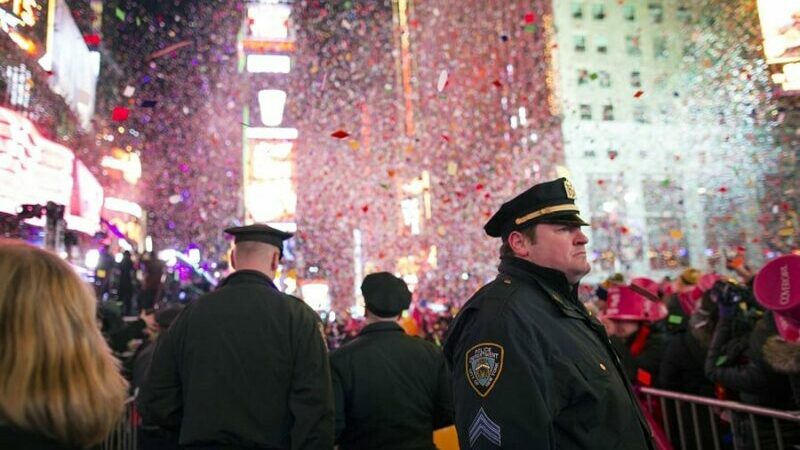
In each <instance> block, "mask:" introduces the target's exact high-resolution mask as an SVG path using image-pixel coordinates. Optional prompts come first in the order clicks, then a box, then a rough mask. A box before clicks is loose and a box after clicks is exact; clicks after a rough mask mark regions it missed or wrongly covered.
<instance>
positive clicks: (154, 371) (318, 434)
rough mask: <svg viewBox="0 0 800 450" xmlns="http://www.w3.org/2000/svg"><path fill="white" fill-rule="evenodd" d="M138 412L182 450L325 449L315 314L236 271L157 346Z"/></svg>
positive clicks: (322, 358) (325, 394)
mask: <svg viewBox="0 0 800 450" xmlns="http://www.w3.org/2000/svg"><path fill="white" fill-rule="evenodd" d="M141 406H142V408H143V409H144V411H145V414H147V415H148V417H150V418H151V419H152V420H153V421H154V422H155V423H157V424H158V425H160V426H162V427H164V428H167V429H169V428H172V429H180V444H181V445H183V446H196V447H203V446H205V447H209V448H222V447H225V448H236V447H260V448H286V449H288V448H292V449H300V448H302V449H330V448H332V447H333V393H332V389H331V379H330V369H329V363H328V354H327V347H326V345H325V341H324V338H323V336H322V324H321V323H320V321H319V317H318V316H317V314H316V313H315V312H314V311H313V310H312V309H311V308H309V307H308V305H306V304H305V303H304V302H303V301H301V300H300V299H297V298H295V297H291V296H289V295H285V294H283V293H281V292H279V291H278V290H277V289H276V288H275V285H274V284H273V283H272V281H271V280H270V279H269V278H268V277H266V276H265V275H263V274H262V273H260V272H256V271H251V270H241V271H237V272H235V273H234V274H232V275H230V276H229V277H228V278H227V279H225V280H224V281H223V282H222V285H221V287H220V288H219V289H217V290H216V291H214V292H211V293H209V294H207V295H205V296H203V297H202V298H200V299H199V300H198V301H196V302H194V303H193V304H191V305H189V306H187V307H186V309H185V310H184V311H183V312H182V313H181V314H180V315H179V316H178V318H177V319H175V321H174V322H173V324H172V326H170V328H169V330H168V331H167V332H166V333H162V334H161V336H159V339H158V343H157V345H156V349H155V353H154V355H153V361H152V364H151V367H150V373H149V374H148V377H147V381H146V382H145V385H144V388H143V389H142V400H141Z"/></svg>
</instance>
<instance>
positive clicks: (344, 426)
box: [331, 322, 453, 450]
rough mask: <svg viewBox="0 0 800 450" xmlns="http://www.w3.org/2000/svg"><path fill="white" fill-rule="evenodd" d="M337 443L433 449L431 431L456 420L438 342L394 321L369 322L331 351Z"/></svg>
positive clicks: (345, 446)
mask: <svg viewBox="0 0 800 450" xmlns="http://www.w3.org/2000/svg"><path fill="white" fill-rule="evenodd" d="M331 373H332V376H333V388H334V394H335V399H336V435H337V442H338V444H339V448H341V449H343V450H349V449H378V448H379V449H400V448H404V449H405V448H414V449H420V450H422V449H431V450H435V449H436V447H435V446H434V445H433V430H435V429H438V428H443V427H446V426H448V425H451V424H452V423H453V401H452V394H451V392H450V381H449V376H448V373H447V366H446V364H445V361H444V356H443V355H442V351H441V350H440V349H439V347H437V346H435V345H434V344H431V343H430V342H426V341H424V340H422V339H420V338H417V337H411V336H408V335H406V334H405V332H404V331H403V329H402V328H401V327H400V326H399V325H397V324H396V323H394V322H378V323H373V324H370V325H367V326H366V327H364V329H363V330H361V333H359V335H358V337H357V338H356V339H354V340H353V341H351V342H349V343H348V344H346V345H344V346H343V347H341V348H339V349H338V350H336V351H334V352H333V353H331Z"/></svg>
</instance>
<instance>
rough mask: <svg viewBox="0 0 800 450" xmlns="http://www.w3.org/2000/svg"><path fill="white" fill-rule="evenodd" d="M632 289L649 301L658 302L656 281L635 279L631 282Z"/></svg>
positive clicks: (645, 278)
mask: <svg viewBox="0 0 800 450" xmlns="http://www.w3.org/2000/svg"><path fill="white" fill-rule="evenodd" d="M630 287H631V289H633V290H634V291H636V292H637V293H638V294H641V295H644V296H645V297H646V298H647V299H649V300H653V301H657V300H658V283H657V282H656V281H655V280H651V279H650V278H647V277H639V278H634V279H632V280H631V286H630Z"/></svg>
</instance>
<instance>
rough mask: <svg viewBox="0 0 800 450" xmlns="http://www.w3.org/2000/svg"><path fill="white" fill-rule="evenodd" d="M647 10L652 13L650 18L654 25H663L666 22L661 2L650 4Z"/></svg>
mask: <svg viewBox="0 0 800 450" xmlns="http://www.w3.org/2000/svg"><path fill="white" fill-rule="evenodd" d="M647 9H648V11H649V12H650V18H651V19H652V20H653V23H661V22H663V21H664V6H663V5H662V4H661V3H660V2H659V3H650V4H649V5H648V6H647Z"/></svg>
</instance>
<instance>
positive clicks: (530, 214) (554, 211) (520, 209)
mask: <svg viewBox="0 0 800 450" xmlns="http://www.w3.org/2000/svg"><path fill="white" fill-rule="evenodd" d="M537 223H553V224H566V225H577V226H588V225H589V224H588V223H586V221H584V220H583V219H582V218H581V216H580V211H579V210H578V207H577V206H576V205H575V188H573V187H572V183H570V182H569V180H567V179H566V178H559V179H557V180H553V181H548V182H546V183H540V184H536V185H534V186H533V187H531V188H530V189H528V190H527V191H525V192H523V193H521V194H519V195H518V196H516V197H514V198H513V199H511V200H509V201H507V202H505V203H503V206H501V207H500V209H499V210H498V211H497V212H496V213H495V214H494V216H492V218H491V219H489V221H488V222H486V225H484V227H483V229H484V230H485V231H486V234H488V235H489V236H492V237H503V236H508V235H509V234H510V233H511V232H512V231H516V230H522V229H525V228H528V227H530V226H531V225H534V224H537Z"/></svg>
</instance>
